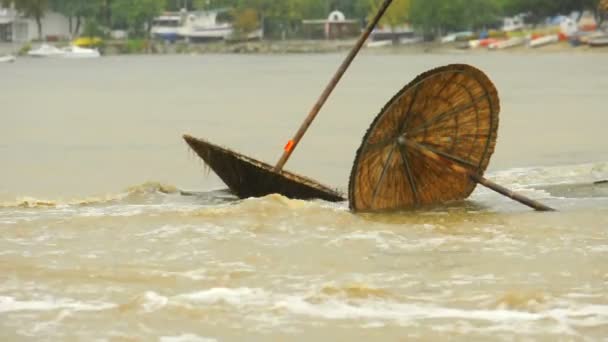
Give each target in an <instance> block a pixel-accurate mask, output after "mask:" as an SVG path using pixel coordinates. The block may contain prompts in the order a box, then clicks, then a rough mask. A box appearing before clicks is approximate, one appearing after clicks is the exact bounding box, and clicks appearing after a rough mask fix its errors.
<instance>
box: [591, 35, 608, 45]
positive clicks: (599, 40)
mask: <svg viewBox="0 0 608 342" xmlns="http://www.w3.org/2000/svg"><path fill="white" fill-rule="evenodd" d="M587 44H589V46H591V47H604V46H608V34H607V35H604V36H599V37H593V38H591V39H589V41H588V42H587Z"/></svg>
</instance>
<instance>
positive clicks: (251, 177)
mask: <svg viewBox="0 0 608 342" xmlns="http://www.w3.org/2000/svg"><path fill="white" fill-rule="evenodd" d="M184 140H185V141H186V143H187V144H188V145H189V146H190V148H191V149H192V150H193V151H194V152H196V154H198V155H199V157H201V158H202V159H203V161H204V162H205V164H207V165H208V166H209V167H210V168H211V169H212V170H213V171H214V172H215V173H216V174H217V175H218V176H219V177H220V178H221V179H222V181H224V183H226V185H228V187H229V188H230V190H231V192H232V193H234V194H235V195H237V196H238V197H240V198H248V197H262V196H266V195H269V194H275V193H277V194H282V195H283V196H286V197H289V198H297V199H315V198H320V199H324V200H326V201H331V202H340V201H343V200H344V198H343V197H342V195H341V194H340V193H339V192H338V191H336V190H333V189H331V188H329V187H327V186H325V185H322V184H319V183H317V182H316V181H314V180H312V179H310V178H307V177H303V176H300V175H297V174H295V173H291V172H288V171H284V170H283V171H279V172H277V171H276V170H275V168H274V167H273V166H271V165H269V164H266V163H263V162H260V161H258V160H255V159H253V158H249V157H247V156H244V155H242V154H240V153H237V152H234V151H231V150H229V149H227V148H223V147H220V146H217V145H214V144H211V143H210V142H208V141H205V140H203V139H197V138H194V137H192V136H190V135H184Z"/></svg>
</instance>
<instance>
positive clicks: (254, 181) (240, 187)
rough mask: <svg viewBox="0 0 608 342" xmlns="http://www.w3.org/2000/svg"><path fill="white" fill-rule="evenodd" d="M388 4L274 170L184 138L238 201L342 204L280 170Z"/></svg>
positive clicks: (388, 0) (337, 197) (331, 194)
mask: <svg viewBox="0 0 608 342" xmlns="http://www.w3.org/2000/svg"><path fill="white" fill-rule="evenodd" d="M392 1H393V0H384V2H383V4H382V6H380V8H379V9H378V13H376V16H375V17H374V19H373V20H372V21H371V22H370V24H369V25H368V27H367V28H366V30H365V31H364V32H363V33H362V34H361V37H359V39H358V41H357V43H356V44H355V46H354V47H353V49H352V50H351V51H350V53H349V54H348V56H347V57H346V59H345V60H344V62H343V63H342V65H341V66H340V68H339V69H338V71H337V72H336V74H335V75H334V77H333V78H332V79H331V81H330V82H329V84H328V85H327V87H326V88H325V90H324V91H323V93H322V94H321V96H320V97H319V99H318V100H317V102H316V103H315V105H314V106H313V108H312V110H311V111H310V113H309V114H308V116H307V117H306V119H305V120H304V122H303V123H302V125H301V127H300V129H299V130H298V132H297V133H296V134H295V136H294V137H293V138H292V139H291V140H289V142H288V143H287V145H286V146H285V152H284V153H283V155H282V157H281V159H280V160H279V161H278V162H277V164H276V165H275V166H274V167H272V166H270V165H269V164H266V163H263V162H261V161H258V160H255V159H253V158H249V157H246V156H244V155H242V154H238V153H236V152H234V151H231V150H229V149H226V148H222V147H220V146H217V145H214V144H211V143H209V142H207V141H205V140H202V139H197V138H194V137H192V136H190V135H184V140H186V142H187V143H188V145H189V146H190V148H192V149H193V150H194V151H195V152H196V153H197V154H198V155H199V156H200V157H201V158H202V159H203V160H204V161H205V163H206V164H207V165H208V166H209V167H210V168H211V169H212V170H213V171H214V172H215V173H216V174H217V175H218V176H219V177H220V178H221V179H222V180H223V181H224V182H225V183H226V185H228V187H229V188H230V190H231V191H232V192H233V193H235V194H236V195H237V196H239V197H241V198H245V197H251V196H254V197H259V196H264V195H268V194H273V193H278V194H282V195H284V196H287V197H290V198H298V199H312V198H320V199H325V200H328V201H335V202H338V201H343V200H344V198H343V196H342V195H341V194H340V193H338V192H337V191H335V190H332V189H329V188H328V187H326V186H324V185H321V184H319V183H318V182H316V181H314V180H312V179H309V178H306V177H302V176H299V175H296V174H294V173H291V172H287V171H283V167H284V166H285V163H287V161H288V160H289V157H290V156H291V154H292V152H293V151H294V149H295V148H296V147H297V146H298V144H299V142H300V140H301V139H302V137H303V136H304V134H305V133H306V131H307V130H308V127H310V125H311V124H312V122H313V120H314V119H315V117H316V116H317V114H319V112H320V111H321V108H322V107H323V105H324V104H325V102H326V101H327V99H328V98H329V96H330V95H331V93H332V92H333V90H334V89H335V87H336V85H337V84H338V82H339V81H340V79H341V78H342V76H343V75H344V73H345V72H346V70H347V69H348V67H349V66H350V64H351V63H352V61H353V60H354V59H355V57H356V56H357V53H358V52H359V50H361V47H362V46H363V44H364V43H365V41H366V40H367V38H368V37H369V35H370V34H371V32H372V30H373V29H374V27H376V25H377V24H378V22H379V21H380V18H382V16H383V15H384V13H385V12H386V10H387V9H388V7H389V6H390V4H391V2H392Z"/></svg>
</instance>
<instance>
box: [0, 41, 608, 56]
mask: <svg viewBox="0 0 608 342" xmlns="http://www.w3.org/2000/svg"><path fill="white" fill-rule="evenodd" d="M38 44H39V43H32V44H31V45H30V46H31V47H36V46H38ZM354 44H355V40H339V41H318V40H286V41H255V42H240V43H226V42H212V43H196V44H195V43H185V42H176V43H165V42H155V41H143V40H139V41H108V42H106V43H105V44H104V45H103V46H100V50H101V52H102V54H103V55H107V56H114V55H130V54H163V55H174V54H324V53H337V52H343V51H348V50H350V49H351V48H352V46H353V45H354ZM54 45H56V46H59V47H61V46H66V45H69V42H58V43H54ZM27 48H28V46H23V45H16V44H10V43H9V44H7V43H4V44H0V55H5V54H15V55H18V54H22V55H23V54H25V53H26V52H27V50H28V49H27ZM364 51H366V52H367V53H379V54H426V53H429V54H484V53H518V54H520V53H524V54H526V53H530V54H538V53H606V52H608V47H603V48H600V47H590V46H587V45H582V46H578V47H573V46H571V45H570V44H568V43H567V42H559V43H555V44H550V45H546V46H543V47H539V48H529V47H527V46H525V45H522V46H518V47H513V48H509V49H504V50H499V51H492V50H489V49H486V48H477V49H461V48H459V47H458V45H457V44H441V43H435V42H431V43H415V44H406V45H403V44H402V45H388V46H381V47H366V48H364Z"/></svg>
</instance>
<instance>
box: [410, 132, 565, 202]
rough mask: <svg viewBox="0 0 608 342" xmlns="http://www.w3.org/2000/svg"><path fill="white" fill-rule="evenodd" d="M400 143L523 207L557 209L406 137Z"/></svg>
mask: <svg viewBox="0 0 608 342" xmlns="http://www.w3.org/2000/svg"><path fill="white" fill-rule="evenodd" d="M398 143H399V144H402V145H405V146H408V147H410V148H415V149H417V150H418V151H420V152H421V153H422V154H424V155H425V156H426V157H428V158H430V159H433V160H436V161H440V162H443V163H446V164H447V167H449V168H450V169H452V170H453V171H455V172H458V173H462V174H466V175H468V176H469V178H470V179H471V180H472V181H474V182H476V183H479V184H481V185H483V186H485V187H487V188H489V189H491V190H494V191H496V192H498V193H499V194H501V195H504V196H506V197H509V198H510V199H512V200H514V201H517V202H519V203H521V204H523V205H526V206H528V207H530V208H532V209H534V210H536V211H556V210H555V209H553V208H551V207H548V206H546V205H544V204H542V203H540V202H537V201H535V200H533V199H530V198H528V197H526V196H524V195H522V194H518V193H516V192H514V191H512V190H509V189H507V188H505V187H503V186H501V185H498V184H496V183H494V182H492V181H490V180H489V179H487V178H484V177H483V176H480V175H478V174H477V173H476V172H475V171H473V170H471V169H470V167H469V166H463V165H460V164H459V163H458V162H456V161H454V160H451V159H449V158H448V157H446V156H442V155H439V154H437V153H435V152H433V151H431V150H429V149H428V148H426V147H425V146H423V145H420V144H418V143H416V142H414V141H411V140H409V139H407V138H406V137H403V136H402V137H399V139H398Z"/></svg>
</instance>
